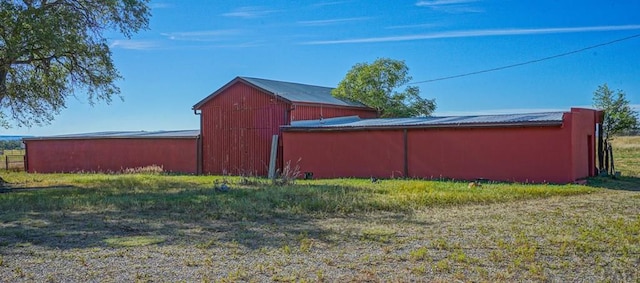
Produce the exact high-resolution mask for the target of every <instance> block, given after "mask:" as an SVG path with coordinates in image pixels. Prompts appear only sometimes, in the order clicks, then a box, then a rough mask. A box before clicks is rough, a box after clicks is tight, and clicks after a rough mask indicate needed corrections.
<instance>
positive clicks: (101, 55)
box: [0, 0, 150, 128]
mask: <svg viewBox="0 0 640 283" xmlns="http://www.w3.org/2000/svg"><path fill="white" fill-rule="evenodd" d="M147 3H148V0H22V1H20V0H0V124H1V125H2V126H4V127H5V128H6V127H9V126H10V124H9V122H8V121H9V120H13V121H15V122H16V124H17V125H24V126H31V125H32V124H43V123H48V122H50V121H51V120H53V118H54V116H55V114H57V113H59V112H60V110H61V109H63V108H64V107H65V102H66V100H67V98H69V97H70V96H74V93H75V92H76V91H84V92H86V95H87V98H88V101H89V103H90V104H93V103H95V101H104V102H107V103H109V102H110V101H111V98H112V96H114V95H118V94H119V93H120V89H119V88H118V87H117V86H116V85H115V81H116V80H118V79H120V78H121V77H120V74H119V73H118V71H117V70H116V68H115V67H114V65H113V61H112V60H111V51H110V49H109V46H108V45H107V40H106V39H105V37H104V36H103V32H105V31H108V30H112V29H115V30H117V31H119V32H120V33H121V34H123V35H124V36H126V37H127V38H130V37H131V35H132V34H133V33H135V32H137V31H139V30H141V29H146V28H147V27H148V23H149V17H150V9H149V7H148V5H147Z"/></svg>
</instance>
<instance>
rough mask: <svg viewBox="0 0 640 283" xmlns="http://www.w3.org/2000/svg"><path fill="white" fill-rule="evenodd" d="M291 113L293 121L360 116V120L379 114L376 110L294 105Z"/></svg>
mask: <svg viewBox="0 0 640 283" xmlns="http://www.w3.org/2000/svg"><path fill="white" fill-rule="evenodd" d="M293 108H294V110H292V111H291V121H300V120H318V119H320V118H333V117H343V116H360V118H363V119H365V118H376V117H378V113H377V111H376V110H374V109H363V108H354V107H339V106H330V105H329V106H327V105H294V106H293Z"/></svg>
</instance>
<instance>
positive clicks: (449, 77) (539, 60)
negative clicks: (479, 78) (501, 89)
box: [408, 33, 640, 84]
mask: <svg viewBox="0 0 640 283" xmlns="http://www.w3.org/2000/svg"><path fill="white" fill-rule="evenodd" d="M636 37H640V33H639V34H634V35H632V36H627V37H623V38H620V39H616V40H612V41H609V42H605V43H600V44H596V45H592V46H589V47H585V48H582V49H578V50H573V51H569V52H566V53H562V54H557V55H553V56H549V57H544V58H540V59H535V60H531V61H526V62H522V63H517V64H512V65H506V66H502V67H496V68H491V69H486V70H482V71H475V72H470V73H464V74H460V75H454V76H448V77H441V78H435V79H430V80H424V81H417V82H410V83H408V84H422V83H430V82H436V81H444V80H449V79H455V78H460V77H466V76H471V75H477V74H482V73H488V72H493V71H500V70H504V69H509V68H514V67H519V66H523V65H528V64H533V63H538V62H542V61H546V60H551V59H555V58H558V57H563V56H568V55H572V54H576V53H580V52H583V51H587V50H589V49H594V48H598V47H602V46H605V45H610V44H614V43H618V42H621V41H625V40H629V39H632V38H636Z"/></svg>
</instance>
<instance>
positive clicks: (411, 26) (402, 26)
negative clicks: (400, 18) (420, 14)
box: [385, 24, 439, 29]
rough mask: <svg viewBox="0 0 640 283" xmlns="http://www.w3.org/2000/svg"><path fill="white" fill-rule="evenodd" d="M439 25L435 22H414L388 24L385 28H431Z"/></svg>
mask: <svg viewBox="0 0 640 283" xmlns="http://www.w3.org/2000/svg"><path fill="white" fill-rule="evenodd" d="M436 26H439V25H437V24H416V25H398V26H388V27H385V29H412V28H432V27H436Z"/></svg>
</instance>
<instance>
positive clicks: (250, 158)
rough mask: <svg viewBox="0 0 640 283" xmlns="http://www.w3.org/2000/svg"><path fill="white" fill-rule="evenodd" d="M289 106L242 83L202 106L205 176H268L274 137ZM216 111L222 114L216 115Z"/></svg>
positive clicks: (229, 88)
mask: <svg viewBox="0 0 640 283" xmlns="http://www.w3.org/2000/svg"><path fill="white" fill-rule="evenodd" d="M288 107H289V106H288V104H287V103H286V102H284V101H282V100H278V99H277V98H276V97H275V96H273V95H269V94H267V93H263V92H262V91H260V90H258V89H256V88H254V87H251V86H248V85H246V84H244V83H242V82H238V83H236V84H234V85H231V86H229V87H228V88H227V89H225V90H224V91H223V92H221V93H220V94H218V95H217V96H216V97H215V98H213V99H211V100H210V101H209V102H207V103H206V104H205V105H203V106H202V107H201V112H202V114H201V115H203V125H202V127H203V128H202V129H201V131H202V136H203V145H204V146H203V149H204V150H203V157H202V160H203V173H205V174H222V173H229V174H257V175H266V174H267V169H268V168H267V166H268V164H269V151H270V148H271V136H272V135H276V134H279V132H280V126H281V125H284V124H285V123H284V121H285V111H286V109H287V108H288ZM214 108H217V109H219V113H220V115H216V114H214V113H213V111H212V110H211V109H214ZM264 164H266V166H265V165H264Z"/></svg>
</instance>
